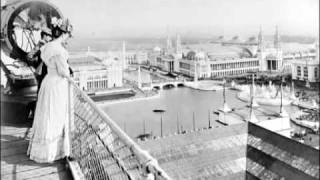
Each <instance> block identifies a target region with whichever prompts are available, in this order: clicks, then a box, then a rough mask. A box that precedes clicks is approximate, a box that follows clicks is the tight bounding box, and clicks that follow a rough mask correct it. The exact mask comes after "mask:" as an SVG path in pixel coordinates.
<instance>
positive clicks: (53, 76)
mask: <svg viewBox="0 0 320 180" xmlns="http://www.w3.org/2000/svg"><path fill="white" fill-rule="evenodd" d="M68 100H69V98H68V81H67V80H66V79H65V78H62V77H61V76H59V75H58V74H57V72H55V71H51V72H48V74H47V75H46V77H45V78H44V79H43V81H42V84H41V87H40V91H39V95H38V101H37V105H36V111H35V116H34V122H33V126H32V132H33V134H32V136H31V139H30V142H29V147H28V152H27V154H28V155H30V159H32V160H34V161H36V162H39V163H50V162H53V161H55V160H58V159H61V158H64V157H65V156H69V152H70V147H69V145H70V144H69V114H68V108H69V107H68V104H69V102H68Z"/></svg>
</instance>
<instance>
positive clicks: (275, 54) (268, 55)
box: [257, 27, 283, 71]
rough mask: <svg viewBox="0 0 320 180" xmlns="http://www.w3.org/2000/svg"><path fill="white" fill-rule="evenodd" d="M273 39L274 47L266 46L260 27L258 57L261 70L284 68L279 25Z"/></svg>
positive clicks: (279, 69)
mask: <svg viewBox="0 0 320 180" xmlns="http://www.w3.org/2000/svg"><path fill="white" fill-rule="evenodd" d="M273 41H274V42H273V47H272V48H266V47H265V44H264V41H263V36H262V30H261V29H260V32H259V35H258V50H257V57H258V58H259V60H260V67H259V70H260V71H281V70H282V69H283V61H282V60H283V52H282V49H281V45H280V35H279V32H278V27H276V32H275V35H274V40H273Z"/></svg>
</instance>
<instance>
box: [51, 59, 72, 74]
mask: <svg viewBox="0 0 320 180" xmlns="http://www.w3.org/2000/svg"><path fill="white" fill-rule="evenodd" d="M52 58H53V61H54V62H55V64H56V68H57V71H58V73H59V75H60V76H62V77H70V71H69V65H68V63H67V60H66V59H64V58H65V57H64V56H62V55H55V56H53V57H52Z"/></svg>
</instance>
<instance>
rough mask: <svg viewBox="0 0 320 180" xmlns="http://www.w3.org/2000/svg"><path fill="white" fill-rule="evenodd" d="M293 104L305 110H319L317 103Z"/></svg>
mask: <svg viewBox="0 0 320 180" xmlns="http://www.w3.org/2000/svg"><path fill="white" fill-rule="evenodd" d="M291 104H292V105H295V106H298V107H300V108H304V109H312V110H319V105H318V104H317V103H316V102H315V101H313V102H304V101H293V102H292V103H291Z"/></svg>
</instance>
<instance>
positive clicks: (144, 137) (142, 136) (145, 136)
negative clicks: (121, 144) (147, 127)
mask: <svg viewBox="0 0 320 180" xmlns="http://www.w3.org/2000/svg"><path fill="white" fill-rule="evenodd" d="M136 138H137V139H139V140H141V141H145V140H147V139H152V138H153V135H152V133H151V132H150V133H143V134H139V135H138V136H137V137H136Z"/></svg>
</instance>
